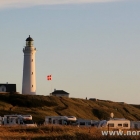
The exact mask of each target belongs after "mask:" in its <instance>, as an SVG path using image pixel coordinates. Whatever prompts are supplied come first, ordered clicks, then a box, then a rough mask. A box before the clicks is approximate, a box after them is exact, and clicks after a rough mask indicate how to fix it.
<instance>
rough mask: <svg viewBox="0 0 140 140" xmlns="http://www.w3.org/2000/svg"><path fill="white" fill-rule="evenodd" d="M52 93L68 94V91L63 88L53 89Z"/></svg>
mask: <svg viewBox="0 0 140 140" xmlns="http://www.w3.org/2000/svg"><path fill="white" fill-rule="evenodd" d="M53 94H67V95H68V94H69V93H67V92H66V91H64V90H55V91H54V92H52V95H53Z"/></svg>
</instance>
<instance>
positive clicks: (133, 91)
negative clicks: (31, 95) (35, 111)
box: [0, 0, 140, 104]
mask: <svg viewBox="0 0 140 140" xmlns="http://www.w3.org/2000/svg"><path fill="white" fill-rule="evenodd" d="M139 7H140V1H138V0H100V1H99V0H98V1H97V0H86V1H85V0H77V1H76V0H75V1H73V0H65V1H64V0H40V1H37V0H28V1H27V0H24V1H23V0H20V1H19V0H2V1H1V2H0V18H1V20H0V21H1V23H0V25H1V26H0V40H1V41H0V47H1V51H0V64H1V67H0V68H1V71H0V72H1V73H0V79H1V80H0V82H1V83H6V82H9V83H16V84H17V91H18V92H21V89H22V71H23V52H22V49H23V47H24V46H25V40H26V38H27V37H28V36H29V35H31V37H32V38H33V39H34V46H35V47H36V48H37V53H36V80H37V94H38V95H49V93H50V92H51V90H53V89H54V88H56V89H60V90H61V89H63V90H65V91H67V92H69V93H70V96H71V97H76V98H86V97H87V98H98V99H104V100H112V101H116V102H126V103H134V104H139V97H140V86H139V85H140V63H139V60H140V55H139V54H140V39H139V37H140V18H139V14H140V8H139ZM49 74H52V76H53V80H52V81H51V82H50V81H47V80H46V76H47V75H49Z"/></svg>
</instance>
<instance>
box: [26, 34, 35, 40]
mask: <svg viewBox="0 0 140 140" xmlns="http://www.w3.org/2000/svg"><path fill="white" fill-rule="evenodd" d="M26 41H34V40H33V39H32V38H31V37H30V35H29V37H28V38H27V39H26Z"/></svg>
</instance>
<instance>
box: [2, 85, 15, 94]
mask: <svg viewBox="0 0 140 140" xmlns="http://www.w3.org/2000/svg"><path fill="white" fill-rule="evenodd" d="M15 92H16V84H8V83H6V84H2V83H1V84H0V93H15Z"/></svg>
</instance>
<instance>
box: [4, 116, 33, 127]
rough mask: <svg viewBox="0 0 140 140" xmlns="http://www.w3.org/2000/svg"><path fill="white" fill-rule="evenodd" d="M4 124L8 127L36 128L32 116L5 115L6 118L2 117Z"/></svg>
mask: <svg viewBox="0 0 140 140" xmlns="http://www.w3.org/2000/svg"><path fill="white" fill-rule="evenodd" d="M2 124H3V125H6V126H13V125H22V126H33V127H34V126H36V124H34V123H33V120H32V116H31V115H4V117H2Z"/></svg>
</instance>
